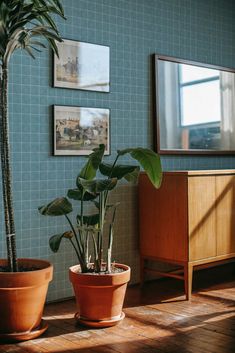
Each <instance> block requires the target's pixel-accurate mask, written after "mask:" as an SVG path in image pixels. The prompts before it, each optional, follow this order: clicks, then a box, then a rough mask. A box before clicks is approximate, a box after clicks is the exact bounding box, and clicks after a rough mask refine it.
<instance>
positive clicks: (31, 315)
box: [0, 259, 53, 341]
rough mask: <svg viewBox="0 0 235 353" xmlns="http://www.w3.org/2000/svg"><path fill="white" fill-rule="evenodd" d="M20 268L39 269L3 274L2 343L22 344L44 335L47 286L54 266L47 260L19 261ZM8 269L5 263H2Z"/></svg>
mask: <svg viewBox="0 0 235 353" xmlns="http://www.w3.org/2000/svg"><path fill="white" fill-rule="evenodd" d="M18 263H19V265H20V266H23V267H25V268H37V270H34V271H25V272H0V318H1V319H0V340H13V341H22V340H27V339H31V338H35V337H37V336H39V335H40V334H42V333H43V332H44V331H45V330H46V329H47V325H45V323H44V322H43V321H42V313H43V308H44V304H45V300H46V295H47V290H48V284H49V282H50V281H51V280H52V274H53V267H52V265H51V264H50V262H48V261H44V260H38V259H19V260H18ZM0 265H1V266H6V265H7V261H6V260H0Z"/></svg>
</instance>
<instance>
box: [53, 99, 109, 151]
mask: <svg viewBox="0 0 235 353" xmlns="http://www.w3.org/2000/svg"><path fill="white" fill-rule="evenodd" d="M109 121H110V110H109V109H103V108H86V107H72V106H62V105H54V106H53V141H54V148H53V154H54V156H84V155H88V154H90V153H91V152H92V149H93V148H95V147H98V146H99V144H104V145H105V146H106V147H105V155H109V154H110V126H109V125H110V123H109Z"/></svg>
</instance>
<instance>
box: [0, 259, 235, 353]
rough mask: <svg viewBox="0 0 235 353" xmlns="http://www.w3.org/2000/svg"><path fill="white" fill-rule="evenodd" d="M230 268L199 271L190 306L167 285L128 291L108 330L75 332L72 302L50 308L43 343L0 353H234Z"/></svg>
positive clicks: (179, 287)
mask: <svg viewBox="0 0 235 353" xmlns="http://www.w3.org/2000/svg"><path fill="white" fill-rule="evenodd" d="M229 266H230V267H226V266H223V268H222V267H221V268H219V269H218V268H217V269H210V270H204V271H198V272H197V273H196V274H195V276H194V292H193V296H192V300H191V302H187V301H185V300H184V296H183V284H182V283H181V282H180V281H175V280H172V279H164V280H158V281H154V282H149V283H147V284H145V286H144V288H143V289H140V288H139V287H138V286H135V287H131V288H129V289H128V294H127V300H126V304H125V309H124V311H125V314H126V318H125V320H124V321H123V322H122V323H120V324H119V325H118V326H116V327H112V328H106V329H85V328H82V327H78V326H76V325H75V321H74V318H73V315H74V312H75V310H76V309H75V303H74V301H73V300H70V301H65V302H62V303H57V304H49V305H47V306H46V309H45V315H44V318H45V319H46V320H47V321H48V322H49V324H50V326H49V329H48V331H47V332H46V333H45V334H44V335H43V336H42V337H40V338H38V339H34V340H32V341H27V342H22V343H18V344H2V345H0V352H1V353H3V352H8V353H10V352H11V353H16V352H18V353H33V352H35V353H40V352H42V353H43V352H53V353H71V352H77V353H96V352H97V353H100V352H102V353H115V352H120V353H153V352H154V353H157V352H159V353H166V352H168V353H169V352H171V353H186V352H190V353H235V306H234V304H235V276H234V264H233V268H232V267H231V265H229ZM0 319H1V318H0Z"/></svg>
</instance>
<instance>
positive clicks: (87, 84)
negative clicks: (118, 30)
mask: <svg viewBox="0 0 235 353" xmlns="http://www.w3.org/2000/svg"><path fill="white" fill-rule="evenodd" d="M57 45H58V51H59V58H58V57H57V56H56V55H55V54H54V60H53V64H54V65H53V66H54V67H53V86H54V87H62V88H75V89H82V90H88V91H99V92H109V89H110V67H109V66H110V65H109V61H110V48H109V47H107V46H103V45H98V44H91V43H84V42H79V41H74V40H68V39H63V42H62V43H58V44H57Z"/></svg>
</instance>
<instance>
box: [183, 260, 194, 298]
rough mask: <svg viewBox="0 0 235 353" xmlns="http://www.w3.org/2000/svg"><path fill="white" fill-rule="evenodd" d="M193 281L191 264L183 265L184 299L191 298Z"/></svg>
mask: <svg viewBox="0 0 235 353" xmlns="http://www.w3.org/2000/svg"><path fill="white" fill-rule="evenodd" d="M192 282H193V266H192V265H191V264H186V265H184V289H185V295H186V300H190V299H191V294H192Z"/></svg>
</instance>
